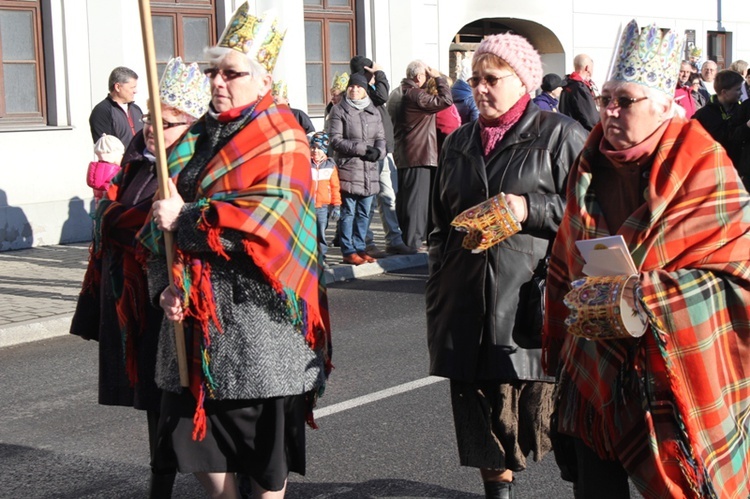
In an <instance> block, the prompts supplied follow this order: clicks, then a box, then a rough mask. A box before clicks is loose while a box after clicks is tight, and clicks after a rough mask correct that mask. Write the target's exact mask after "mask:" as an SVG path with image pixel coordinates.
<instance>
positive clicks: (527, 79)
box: [474, 33, 543, 92]
mask: <svg viewBox="0 0 750 499" xmlns="http://www.w3.org/2000/svg"><path fill="white" fill-rule="evenodd" d="M485 53H487V54H494V55H496V56H498V57H499V58H500V59H502V60H504V61H505V62H507V63H508V65H509V66H510V67H511V68H512V69H513V71H515V73H516V74H517V75H518V78H519V79H520V80H521V83H523V84H524V86H525V87H526V91H527V92H533V91H534V90H536V89H537V88H539V85H541V83H542V75H543V70H542V59H541V57H539V52H537V51H536V50H535V49H534V47H532V46H531V44H530V43H529V41H528V40H526V38H524V37H522V36H520V35H513V34H510V33H503V34H500V35H492V36H488V37H487V38H485V39H484V40H482V43H480V44H479V47H477V50H476V52H474V60H476V57H477V56H479V55H481V54H485Z"/></svg>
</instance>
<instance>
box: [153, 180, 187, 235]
mask: <svg viewBox="0 0 750 499" xmlns="http://www.w3.org/2000/svg"><path fill="white" fill-rule="evenodd" d="M167 184H168V185H169V197H168V198H167V199H161V200H159V201H154V204H153V205H152V207H151V211H152V215H153V217H154V222H156V225H157V227H159V229H160V230H166V231H173V230H174V229H175V228H176V226H177V217H178V216H179V215H180V210H181V209H182V207H183V206H184V205H185V202H184V201H183V200H182V196H180V193H179V192H177V186H176V185H174V182H173V181H172V180H171V179H170V180H169V182H167Z"/></svg>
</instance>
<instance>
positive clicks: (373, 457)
mask: <svg viewBox="0 0 750 499" xmlns="http://www.w3.org/2000/svg"><path fill="white" fill-rule="evenodd" d="M424 282H425V275H424V270H423V269H414V270H412V271H405V272H400V273H398V274H385V275H380V276H373V277H369V278H365V279H359V280H356V281H351V282H347V283H338V284H334V285H331V286H330V289H329V300H330V309H331V316H332V326H333V334H334V337H333V341H334V359H333V360H334V365H335V367H336V368H335V369H334V372H333V374H332V376H331V379H330V382H329V385H328V387H327V391H326V394H325V396H324V397H323V398H322V399H321V401H320V405H319V410H318V412H317V420H318V424H319V425H320V429H319V430H317V431H312V430H310V431H308V433H307V436H308V437H307V439H308V442H307V449H308V453H307V460H308V465H307V475H306V476H305V477H301V476H298V475H292V476H291V477H290V483H289V486H288V493H287V497H290V498H306V499H307V498H309V499H312V498H315V499H319V498H329V497H330V498H342V499H352V498H380V497H388V498H445V499H448V498H472V497H473V498H481V497H483V496H484V494H483V489H482V485H481V482H480V480H479V476H478V475H479V474H478V472H477V471H476V470H474V469H467V468H461V467H460V466H459V465H458V462H457V456H456V450H455V442H454V434H453V423H452V419H451V416H450V402H449V395H448V383H447V382H446V381H444V380H441V379H438V378H430V377H427V375H426V373H427V365H428V357H427V351H426V345H425V319H424V296H423V292H424ZM0 386H2V389H3V395H4V396H3V404H2V409H1V410H0V470H2V471H1V472H0V497H3V498H6V497H7V498H53V497H54V498H70V499H73V498H76V499H78V498H115V497H123V498H125V497H127V498H130V497H133V498H135V497H145V496H146V491H147V478H148V474H149V468H148V444H147V442H146V425H145V415H144V414H142V413H140V412H138V411H135V410H133V409H128V408H120V407H105V406H100V405H97V403H96V399H97V352H96V344H94V343H92V342H86V341H83V340H81V339H79V338H74V337H62V338H57V339H53V340H46V341H41V342H36V343H31V344H27V345H20V346H15V347H7V348H5V349H0ZM517 491H518V493H519V495H518V496H517V497H524V498H547V497H572V487H571V486H570V485H569V484H567V483H565V482H563V481H561V480H560V479H559V478H558V471H557V468H556V466H555V463H554V459H553V456H552V455H549V456H547V457H546V458H545V459H543V460H542V461H541V462H540V463H534V462H531V461H530V463H529V468H528V469H527V470H526V471H525V472H523V473H519V474H518V475H517ZM174 497H176V498H194V497H195V498H200V497H204V495H203V493H202V490H201V488H200V486H199V485H198V482H197V481H196V480H195V479H194V478H193V477H192V476H190V475H180V476H179V477H178V481H177V483H176V487H175V491H174Z"/></svg>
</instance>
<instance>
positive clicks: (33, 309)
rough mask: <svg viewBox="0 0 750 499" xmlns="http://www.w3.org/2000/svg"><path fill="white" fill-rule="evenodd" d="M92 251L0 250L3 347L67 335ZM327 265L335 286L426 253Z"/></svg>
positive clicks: (335, 254)
mask: <svg viewBox="0 0 750 499" xmlns="http://www.w3.org/2000/svg"><path fill="white" fill-rule="evenodd" d="M375 221H376V222H377V221H378V217H375ZM373 225H379V224H377V223H375V224H373ZM374 232H375V244H376V245H377V246H378V248H380V249H381V250H382V249H385V239H384V236H383V231H382V228H381V227H377V228H375V231H374ZM332 238H333V234H332V233H330V234H329V240H331V239H332ZM88 253H89V250H88V243H85V242H83V243H77V244H68V245H54V246H39V247H36V248H30V249H25V250H16V251H4V252H0V348H2V347H7V346H11V345H17V344H21V343H27V342H31V341H37V340H42V339H45V338H51V337H55V336H62V335H66V334H68V330H69V328H70V320H71V318H72V317H73V312H74V311H75V306H76V302H77V299H78V293H79V292H80V290H81V282H82V281H83V275H84V273H85V271H86V264H87V262H88ZM326 261H327V262H328V264H329V265H330V269H329V270H326V271H325V278H326V284H330V283H332V282H338V281H348V280H351V279H358V278H361V277H365V276H370V275H375V274H382V273H384V272H389V271H394V270H400V269H406V268H412V267H420V266H424V265H427V254H426V253H417V254H415V255H393V256H388V257H385V258H380V259H378V261H377V262H376V263H367V264H364V265H359V266H352V265H347V264H345V263H343V262H342V257H341V251H340V250H339V248H335V247H329V249H328V255H327V257H326Z"/></svg>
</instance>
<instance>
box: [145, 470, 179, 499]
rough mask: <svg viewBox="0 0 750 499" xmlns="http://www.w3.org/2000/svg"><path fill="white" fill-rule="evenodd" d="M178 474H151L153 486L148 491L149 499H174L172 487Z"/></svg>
mask: <svg viewBox="0 0 750 499" xmlns="http://www.w3.org/2000/svg"><path fill="white" fill-rule="evenodd" d="M175 475H176V473H153V472H152V473H151V485H150V486H149V490H148V497H149V499H169V498H170V497H172V487H173V486H174V479H175Z"/></svg>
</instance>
